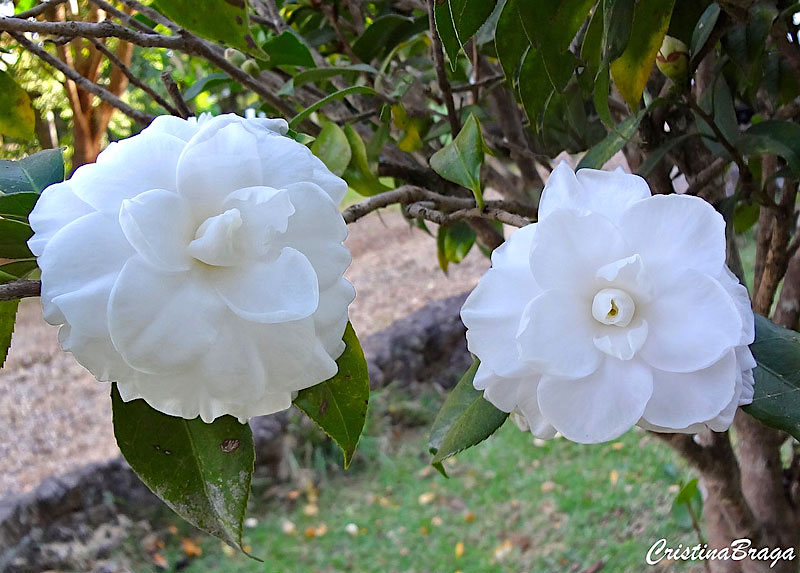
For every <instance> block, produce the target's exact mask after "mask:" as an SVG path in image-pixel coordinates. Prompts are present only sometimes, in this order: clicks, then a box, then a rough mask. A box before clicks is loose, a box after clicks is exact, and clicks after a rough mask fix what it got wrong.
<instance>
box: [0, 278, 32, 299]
mask: <svg viewBox="0 0 800 573" xmlns="http://www.w3.org/2000/svg"><path fill="white" fill-rule="evenodd" d="M41 293H42V282H41V281H24V280H19V281H13V282H10V283H6V284H3V285H0V301H7V300H18V299H21V298H27V297H32V296H39V295H40V294H41Z"/></svg>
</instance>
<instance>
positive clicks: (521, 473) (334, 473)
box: [114, 390, 702, 573]
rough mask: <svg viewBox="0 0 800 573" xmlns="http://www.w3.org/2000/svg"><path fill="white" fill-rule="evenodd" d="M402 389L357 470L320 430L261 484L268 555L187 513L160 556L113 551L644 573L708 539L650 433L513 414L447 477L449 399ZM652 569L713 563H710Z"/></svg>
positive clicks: (278, 566) (257, 526) (300, 565)
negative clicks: (662, 545) (550, 435)
mask: <svg viewBox="0 0 800 573" xmlns="http://www.w3.org/2000/svg"><path fill="white" fill-rule="evenodd" d="M398 394H402V393H399V392H393V391H391V390H384V391H381V392H380V393H378V395H377V396H375V397H374V398H373V406H372V407H371V410H370V416H369V420H368V427H367V431H366V434H365V436H364V438H363V439H362V444H361V446H360V453H359V454H358V458H357V460H356V462H354V464H353V467H352V468H351V469H350V470H348V471H347V472H344V471H341V470H338V469H335V467H334V466H335V465H340V461H339V460H338V459H336V458H334V455H335V452H334V451H333V450H332V449H331V447H330V445H329V444H327V443H326V442H325V441H324V440H323V439H322V438H321V437H319V436H317V435H315V434H312V435H311V436H310V438H308V439H301V440H300V443H301V444H302V445H301V446H297V447H296V448H294V450H293V452H294V454H295V455H294V456H293V457H292V459H291V460H290V461H291V464H290V465H291V466H292V467H293V468H294V472H293V473H294V478H293V480H292V481H291V482H290V483H289V484H288V485H280V486H274V485H272V484H270V483H268V482H265V481H264V480H261V481H259V482H257V483H256V484H255V487H254V492H253V502H252V504H251V509H250V512H249V519H248V521H247V528H246V534H245V540H246V544H247V546H248V549H249V550H250V551H251V552H252V554H253V555H256V556H258V557H260V558H262V559H263V560H264V563H259V562H257V561H254V560H252V559H249V558H247V557H245V556H243V555H242V554H240V553H237V552H235V551H233V550H231V549H230V548H229V547H227V546H225V545H224V544H222V543H221V542H220V541H218V540H216V539H213V538H210V537H207V536H203V535H202V534H199V533H198V532H196V531H194V530H192V529H190V528H189V527H188V526H186V525H185V524H183V523H182V522H181V521H180V520H179V519H176V518H174V516H169V517H168V518H167V520H166V521H165V522H164V524H163V531H162V533H161V534H160V536H159V543H158V545H159V546H160V548H159V549H157V550H156V551H157V554H153V553H150V554H148V553H147V552H146V551H144V550H143V549H142V548H141V544H140V543H139V542H138V541H137V540H133V539H132V540H130V542H129V543H128V545H127V546H126V547H124V548H123V550H122V551H121V552H120V553H119V554H118V555H115V556H114V557H115V558H121V560H122V561H128V565H129V566H130V567H131V569H133V570H134V571H157V570H163V568H165V566H166V567H168V568H170V569H171V568H173V567H176V565H177V568H180V569H181V570H183V571H187V572H201V571H202V572H207V571H219V572H225V573H244V572H268V573H273V572H311V571H314V572H317V571H319V572H332V571H357V572H372V571H374V572H390V571H398V572H400V571H402V572H423V571H431V572H437V573H438V572H447V571H450V572H453V571H464V572H467V571H532V572H537V573H538V572H549V571H553V572H565V571H584V570H585V569H588V568H590V567H591V566H593V565H595V564H597V563H598V562H600V561H602V562H603V563H604V564H605V567H604V568H603V571H604V572H605V571H608V572H614V573H616V572H625V571H631V572H637V573H638V572H641V571H645V570H647V569H649V568H648V567H647V565H646V564H645V562H644V558H645V555H646V553H647V550H648V549H649V547H650V545H651V544H652V543H653V542H655V541H656V540H658V539H659V538H661V537H665V538H666V539H667V540H668V541H669V543H670V546H675V545H677V544H678V543H683V544H684V545H685V544H695V543H697V537H696V533H695V532H694V531H692V529H691V527H690V526H689V524H688V523H687V522H686V519H685V518H681V517H680V516H679V515H678V514H673V511H672V502H673V500H674V498H675V495H676V493H677V490H678V483H679V482H680V481H687V480H688V479H690V477H691V473H690V471H689V470H688V469H687V468H686V466H685V465H684V464H683V463H682V462H680V461H679V460H678V458H677V457H676V456H675V455H673V453H672V452H671V451H670V450H669V449H668V448H667V447H666V446H664V445H663V444H662V443H660V442H659V441H657V440H656V439H654V438H652V437H650V436H649V435H648V434H646V433H645V432H642V431H637V430H634V431H631V432H628V433H627V434H625V435H624V436H623V437H622V438H621V439H620V440H619V441H617V442H613V443H607V444H601V445H594V446H581V445H577V444H573V443H570V442H568V441H566V440H563V439H556V440H553V441H549V442H542V441H539V440H534V439H533V438H532V436H531V435H530V434H527V433H522V432H520V431H519V430H518V429H517V428H516V426H515V425H514V424H513V422H508V423H506V425H505V426H504V427H503V428H501V429H500V431H499V432H497V434H496V435H494V436H493V437H491V438H490V439H489V440H487V441H486V442H484V443H483V444H481V445H479V446H478V447H476V448H473V449H471V450H468V451H465V452H462V453H461V454H460V455H459V456H458V457H457V458H456V459H455V460H451V461H450V462H449V463H448V464H447V468H448V472H449V474H450V479H445V478H444V477H442V476H441V475H439V474H438V473H437V472H436V471H433V470H432V469H431V468H430V466H428V465H427V462H428V455H427V453H426V436H425V426H423V425H422V424H423V423H425V424H429V423H430V421H431V419H432V416H433V414H434V413H435V410H436V408H437V407H438V403H439V401H440V398H439V397H438V396H436V395H433V394H431V393H426V394H425V395H424V396H422V398H420V397H417V399H415V400H412V399H411V398H410V397H408V396H406V397H405V398H403V397H402V396H398ZM409 426H411V427H409ZM301 431H302V432H305V433H306V434H308V429H305V430H302V428H301ZM302 432H301V433H302ZM201 552H202V554H200V553H201ZM187 555H189V556H192V558H191V559H189V558H188V557H187ZM157 563H160V564H161V567H159V566H158V565H157ZM653 569H654V570H668V571H702V567H701V566H700V565H699V564H694V565H693V566H691V567H690V566H687V565H686V564H670V565H668V566H664V565H662V566H661V568H660V569H659V568H653Z"/></svg>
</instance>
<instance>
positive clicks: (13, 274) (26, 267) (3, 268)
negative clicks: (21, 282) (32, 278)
mask: <svg viewBox="0 0 800 573" xmlns="http://www.w3.org/2000/svg"><path fill="white" fill-rule="evenodd" d="M38 268H39V267H38V265H37V264H36V259H33V258H31V259H20V260H17V261H12V262H10V263H6V264H4V265H0V273H2V277H4V278H5V279H6V280H16V279H22V278H25V277H27V276H28V275H29V274H30V273H32V272H33V271H35V270H36V269H38ZM2 281H3V279H0V282H2Z"/></svg>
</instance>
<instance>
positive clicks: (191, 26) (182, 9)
mask: <svg viewBox="0 0 800 573" xmlns="http://www.w3.org/2000/svg"><path fill="white" fill-rule="evenodd" d="M153 6H154V7H155V8H156V10H158V11H159V12H161V13H162V14H164V15H165V16H166V17H167V18H169V19H170V20H172V21H173V22H175V23H176V24H178V25H179V26H182V27H184V28H186V29H187V30H189V31H190V32H194V33H195V34H197V35H199V36H202V37H204V38H207V39H209V40H213V41H215V42H218V43H220V44H222V45H223V46H231V47H233V48H237V49H239V50H242V51H244V52H248V53H250V54H253V55H254V56H258V57H266V54H265V53H264V52H263V51H262V50H261V48H260V47H259V45H258V44H257V43H256V41H255V39H254V38H253V35H252V33H251V31H250V18H249V17H248V15H247V2H246V0H204V1H203V2H201V3H198V2H195V1H194V0H157V1H156V2H154V4H153Z"/></svg>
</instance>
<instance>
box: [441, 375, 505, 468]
mask: <svg viewBox="0 0 800 573" xmlns="http://www.w3.org/2000/svg"><path fill="white" fill-rule="evenodd" d="M478 364H479V362H478V361H477V360H476V361H475V362H474V363H473V364H472V366H471V367H470V369H469V370H467V372H466V373H465V374H464V376H463V377H462V378H461V380H459V382H458V384H457V385H456V387H455V388H453V389H452V390H451V391H450V394H449V395H448V396H447V400H445V402H444V405H443V406H442V409H441V410H439V413H438V414H437V415H436V419H435V420H434V422H433V427H432V428H431V435H430V439H429V440H428V446H429V448H430V452H431V453H432V454H433V460H432V461H431V463H432V464H434V465H436V464H441V463H442V461H444V460H446V459H447V458H449V457H450V456H453V455H455V454H457V453H458V452H460V451H463V450H465V449H467V448H469V447H472V446H474V445H476V444H479V443H480V442H482V441H483V440H485V439H486V438H488V437H489V436H491V435H492V434H493V433H495V431H497V429H498V428H499V427H500V426H502V425H503V422H505V421H506V418H508V414H507V413H506V412H501V411H500V410H498V409H497V408H495V407H494V406H493V405H492V404H491V403H490V402H488V401H486V400H484V399H483V394H482V393H481V392H480V391H478V390H475V388H473V386H472V380H473V379H474V378H475V373H476V372H477V371H478Z"/></svg>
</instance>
